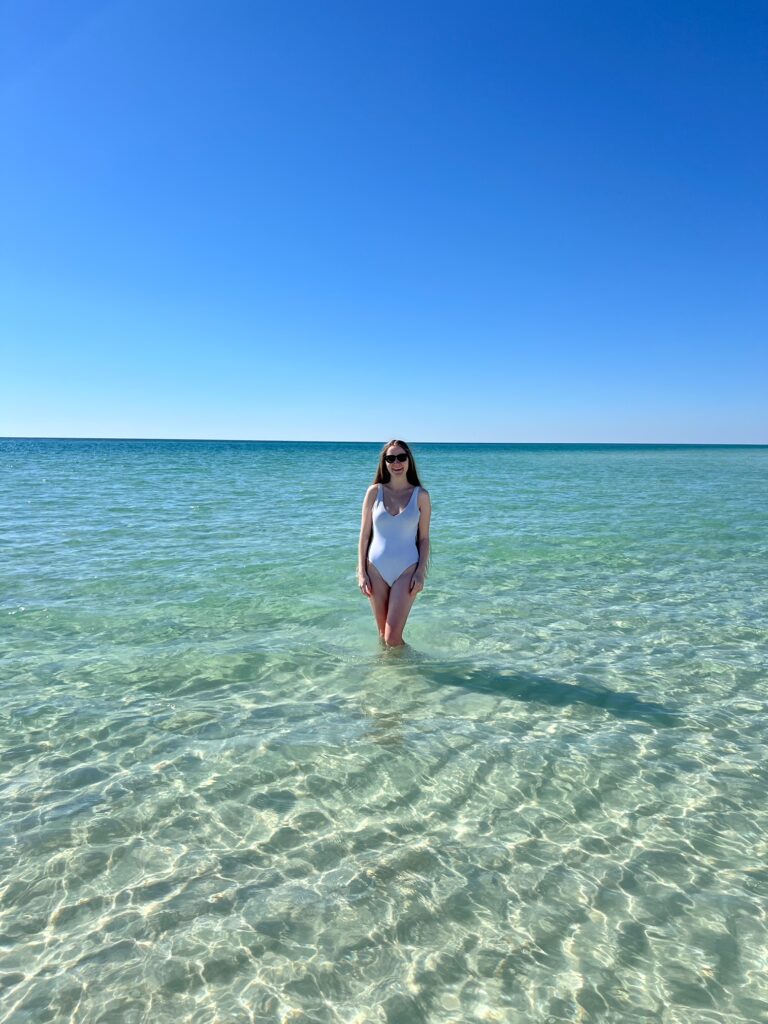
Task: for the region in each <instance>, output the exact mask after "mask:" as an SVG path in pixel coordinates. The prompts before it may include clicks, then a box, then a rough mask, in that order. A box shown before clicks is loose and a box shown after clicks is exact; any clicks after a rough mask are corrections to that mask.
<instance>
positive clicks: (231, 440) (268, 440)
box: [0, 434, 768, 448]
mask: <svg viewBox="0 0 768 1024" xmlns="http://www.w3.org/2000/svg"><path fill="white" fill-rule="evenodd" d="M0 441H137V442H138V441H158V442H169V443H172V442H180V441H183V442H187V443H193V444H194V443H198V444H361V445H370V444H377V445H380V444H382V442H381V441H380V440H367V441H349V440H340V439H338V438H324V439H322V440H318V439H314V440H308V439H303V438H277V437H263V438H257V437H254V438H248V437H125V436H119V437H117V436H115V437H107V436H92V437H91V436H75V435H61V436H58V435H43V434H39V435H38V434H18V435H12V434H7V435H0ZM410 443H413V444H427V445H438V444H464V445H470V444H471V445H520V446H522V445H540V446H542V447H545V446H547V445H562V446H563V447H580V446H581V447H583V446H585V445H593V446H598V445H599V446H609V447H626V446H631V447H669V448H768V441H413V442H409V444H410Z"/></svg>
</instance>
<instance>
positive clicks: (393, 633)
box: [384, 622, 403, 647]
mask: <svg viewBox="0 0 768 1024" xmlns="http://www.w3.org/2000/svg"><path fill="white" fill-rule="evenodd" d="M384 643H385V644H388V645H389V646H390V647H400V646H401V645H402V643H403V627H402V626H393V625H391V624H390V623H389V622H388V623H387V624H386V625H385V626H384Z"/></svg>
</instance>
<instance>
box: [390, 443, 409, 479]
mask: <svg viewBox="0 0 768 1024" xmlns="http://www.w3.org/2000/svg"><path fill="white" fill-rule="evenodd" d="M393 455H405V456H406V458H405V461H404V462H401V461H399V460H397V461H395V462H393V461H391V457H392V456H393ZM384 459H385V461H386V463H387V469H388V470H389V472H390V475H391V476H392V477H393V478H397V477H401V476H403V477H404V476H405V475H406V473H407V472H408V456H407V455H406V452H405V449H404V448H403V447H401V445H399V444H391V445H390V446H389V448H387V450H386V451H385V452H384Z"/></svg>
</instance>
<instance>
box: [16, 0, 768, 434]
mask: <svg viewBox="0 0 768 1024" xmlns="http://www.w3.org/2000/svg"><path fill="white" fill-rule="evenodd" d="M0 40H2V41H1V42H0V131H1V133H2V138H1V140H0V141H1V143H2V147H1V148H2V153H3V156H2V160H1V161H0V238H1V239H2V241H1V243H0V342H1V343H2V349H3V352H2V359H1V360H0V434H1V435H36V436H106V437H120V436H129V437H210V438H217V437H223V438H227V437H231V438H283V439H338V440H342V439H349V440H355V439H359V440H384V439H386V438H387V437H389V436H392V435H397V436H403V437H406V438H407V439H411V440H414V441H432V440H455V441H475V440H477V441H673V442H674V441H677V442H686V441H690V442H762V443H765V442H768V401H766V396H767V395H768V372H767V371H768V344H766V342H767V332H766V326H768V315H767V312H768V301H767V300H766V296H767V295H768V287H766V285H767V283H768V274H767V273H766V271H767V270H768V218H767V217H766V213H767V212H768V174H767V173H766V172H767V171H768V159H767V157H768V130H767V128H768V116H767V114H768V4H766V3H765V2H764V0H759V2H750V0H722V2H711V0H695V2H693V0H691V2H688V0H665V2H656V0H636V2H626V0H602V2H599V3H597V2H590V0H570V2H562V0H561V2H553V0H550V2H548V0H521V2H516V0H501V2H484V0H463V2H451V0H440V2H435V3H427V2H420V0H408V2H399V0H387V2H386V3H384V2H377V3H373V2H367V0H354V2H352V0H350V2H344V3H339V2H335V0H303V2H296V0H293V2H291V0H264V2H261V0H216V2H214V0H207V2H202V0H151V2H150V0H116V2H108V0H104V2H94V0H68V2H67V3H61V2H58V0H51V2H39V0H0Z"/></svg>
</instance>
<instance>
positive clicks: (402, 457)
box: [384, 452, 408, 466]
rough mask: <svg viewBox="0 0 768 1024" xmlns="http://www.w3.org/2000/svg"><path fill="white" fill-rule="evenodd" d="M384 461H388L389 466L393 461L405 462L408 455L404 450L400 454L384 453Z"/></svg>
mask: <svg viewBox="0 0 768 1024" xmlns="http://www.w3.org/2000/svg"><path fill="white" fill-rule="evenodd" d="M384 461H385V462H388V463H389V464H390V466H391V465H392V463H393V462H407V461H408V456H407V455H406V454H405V453H404V452H403V453H402V454H400V455H385V456H384Z"/></svg>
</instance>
